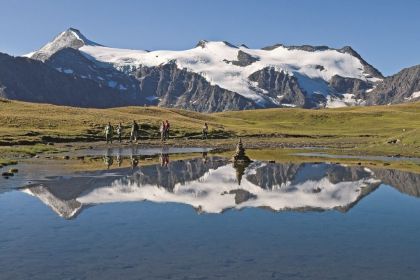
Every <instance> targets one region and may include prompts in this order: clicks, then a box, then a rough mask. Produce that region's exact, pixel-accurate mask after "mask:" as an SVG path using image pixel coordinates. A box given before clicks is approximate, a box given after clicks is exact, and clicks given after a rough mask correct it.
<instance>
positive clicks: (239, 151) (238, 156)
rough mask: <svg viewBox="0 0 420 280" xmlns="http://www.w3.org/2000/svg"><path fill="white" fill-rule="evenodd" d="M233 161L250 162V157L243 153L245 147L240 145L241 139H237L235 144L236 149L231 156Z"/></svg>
mask: <svg viewBox="0 0 420 280" xmlns="http://www.w3.org/2000/svg"><path fill="white" fill-rule="evenodd" d="M232 161H233V162H234V163H250V162H251V159H250V158H249V157H248V156H247V155H246V154H245V148H244V146H243V145H242V140H241V139H239V142H238V144H236V151H235V154H234V155H233V157H232Z"/></svg>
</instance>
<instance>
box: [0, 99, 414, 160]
mask: <svg viewBox="0 0 420 280" xmlns="http://www.w3.org/2000/svg"><path fill="white" fill-rule="evenodd" d="M164 119H168V120H170V121H171V123H172V132H173V134H172V136H173V137H175V138H179V140H174V141H175V142H174V143H176V142H177V141H178V143H179V141H181V142H182V141H183V140H185V139H186V138H192V139H194V138H199V135H200V132H201V127H202V125H203V123H204V122H208V123H209V126H210V136H211V137H212V138H215V139H223V138H229V139H233V140H234V139H236V137H237V136H241V137H248V138H249V139H250V140H249V142H258V141H259V142H261V143H263V142H266V143H294V144H296V145H300V144H301V145H303V144H305V145H311V144H314V145H315V144H316V145H322V146H332V147H343V148H351V149H350V151H352V149H353V150H354V151H369V152H371V153H387V154H389V153H394V154H397V153H398V154H406V155H416V156H420V153H419V151H420V131H419V128H420V103H419V102H417V103H409V104H403V105H392V106H375V107H352V108H337V109H322V110H308V109H264V110H250V111H237V112H225V113H214V114H202V113H196V112H190V111H184V110H178V109H164V108H158V107H121V108H113V109H82V108H73V107H64V106H55V105H46V104H35V103H25V102H19V101H9V100H2V101H1V102H0V122H1V123H2V126H1V128H0V144H1V145H11V144H35V143H47V142H66V141H68V142H74V141H82V142H85V141H97V140H100V139H101V137H102V131H103V127H104V125H105V124H106V123H107V122H108V121H111V122H112V123H113V124H117V123H118V122H122V123H123V124H124V126H125V127H126V129H125V133H128V132H129V126H130V123H131V122H132V121H133V120H137V121H138V122H140V123H141V128H142V133H141V134H142V136H143V138H144V139H146V138H147V139H154V138H155V139H157V136H158V126H159V122H160V121H161V120H164ZM397 139H398V141H397V142H398V143H396V144H389V143H387V142H389V141H391V140H397ZM218 141H219V140H209V141H208V142H206V143H208V145H217V143H218ZM226 141H227V140H226Z"/></svg>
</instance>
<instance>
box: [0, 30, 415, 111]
mask: <svg viewBox="0 0 420 280" xmlns="http://www.w3.org/2000/svg"><path fill="white" fill-rule="evenodd" d="M26 57H28V58H31V59H35V60H39V61H41V62H43V63H45V64H46V65H48V66H50V67H52V68H53V69H55V70H56V71H58V72H60V73H61V74H64V75H68V76H71V77H76V78H78V79H79V80H91V81H93V82H94V83H96V84H97V85H98V86H99V87H101V88H104V89H105V88H108V89H110V90H113V91H117V92H119V93H120V94H121V99H123V100H124V101H123V102H121V101H120V102H116V103H118V105H117V106H121V103H123V104H126V105H143V104H146V105H158V106H165V107H176V108H183V109H190V110H195V111H202V112H215V111H225V110H241V109H255V108H269V107H304V108H318V107H339V106H350V105H364V104H366V100H367V99H369V100H374V98H368V96H369V95H370V93H371V92H375V91H374V89H375V88H377V86H378V84H381V83H382V82H383V80H384V77H383V76H382V74H381V73H380V72H379V71H378V70H376V69H375V68H374V67H373V66H371V65H370V64H368V63H367V62H366V61H365V60H364V59H363V58H362V57H361V56H360V55H359V54H358V53H356V52H355V51H354V50H353V49H352V48H351V47H344V48H341V49H333V48H329V47H326V46H315V47H314V46H308V45H304V46H285V45H282V44H277V45H274V46H270V47H265V48H262V49H250V48H248V47H246V46H245V45H240V46H235V45H233V44H230V43H228V42H225V41H213V42H212V41H205V40H202V41H200V42H199V43H198V44H197V45H196V46H195V47H194V48H192V49H188V50H182V51H169V50H157V51H145V50H129V49H118V48H111V47H106V46H103V45H101V44H98V43H96V42H93V41H92V40H89V39H87V38H86V37H85V36H84V35H83V34H82V33H81V32H80V31H79V30H77V29H73V28H70V29H68V30H66V31H64V32H62V33H60V34H59V35H58V36H57V37H55V38H54V40H53V41H51V42H49V43H47V44H46V45H45V46H43V47H42V48H41V49H39V50H38V51H35V52H32V53H30V54H28V55H26ZM34 90H35V89H34ZM34 94H37V93H34ZM57 94H59V93H57ZM407 94H412V93H411V92H409V93H405V92H404V93H403V96H404V97H403V100H398V101H402V102H404V101H406V100H408V99H407V96H408V95H407ZM4 95H5V96H6V97H7V94H4ZM406 95H407V96H406ZM410 96H411V95H410ZM404 98H406V99H404ZM57 99H59V98H57ZM400 99H401V98H400ZM51 103H56V104H57V102H51ZM391 103H392V101H391ZM59 104H60V103H59ZM368 104H371V102H370V103H368ZM67 105H74V104H71V103H70V104H67ZM105 106H107V107H113V106H116V104H114V103H113V102H110V103H109V104H106V105H105ZM89 107H95V106H91V105H89ZM100 107H104V105H103V104H101V106H100Z"/></svg>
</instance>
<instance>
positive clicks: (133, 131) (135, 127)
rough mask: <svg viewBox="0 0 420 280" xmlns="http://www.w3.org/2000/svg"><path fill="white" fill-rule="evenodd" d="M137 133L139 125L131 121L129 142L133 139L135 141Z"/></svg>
mask: <svg viewBox="0 0 420 280" xmlns="http://www.w3.org/2000/svg"><path fill="white" fill-rule="evenodd" d="M138 133H139V125H138V124H137V122H136V121H133V125H132V126H131V134H130V142H133V139H134V141H136V142H137V137H138Z"/></svg>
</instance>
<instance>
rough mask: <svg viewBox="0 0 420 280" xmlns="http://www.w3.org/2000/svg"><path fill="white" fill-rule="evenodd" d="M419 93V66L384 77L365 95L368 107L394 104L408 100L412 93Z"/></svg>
mask: <svg viewBox="0 0 420 280" xmlns="http://www.w3.org/2000/svg"><path fill="white" fill-rule="evenodd" d="M417 91H420V65H416V66H413V67H410V68H406V69H403V70H401V71H400V72H398V73H397V74H395V75H393V76H390V77H386V78H385V79H384V80H383V82H382V83H380V84H378V85H377V87H376V88H375V89H374V90H372V91H371V92H368V93H366V100H367V103H368V104H369V105H383V104H396V103H403V102H407V101H412V100H419V99H420V98H416V99H410V97H411V95H412V94H413V92H417Z"/></svg>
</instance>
